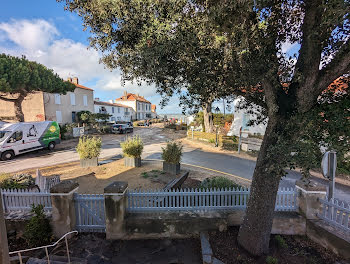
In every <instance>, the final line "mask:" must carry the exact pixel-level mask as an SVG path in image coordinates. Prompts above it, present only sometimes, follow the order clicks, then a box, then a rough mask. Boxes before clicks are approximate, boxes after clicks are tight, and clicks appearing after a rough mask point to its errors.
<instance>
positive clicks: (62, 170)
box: [22, 159, 220, 194]
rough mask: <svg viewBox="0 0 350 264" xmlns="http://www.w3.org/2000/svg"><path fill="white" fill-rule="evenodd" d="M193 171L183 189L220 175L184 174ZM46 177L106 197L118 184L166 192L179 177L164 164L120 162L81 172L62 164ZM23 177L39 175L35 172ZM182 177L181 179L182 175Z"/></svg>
mask: <svg viewBox="0 0 350 264" xmlns="http://www.w3.org/2000/svg"><path fill="white" fill-rule="evenodd" d="M185 170H186V171H189V172H190V174H189V178H188V179H187V180H186V181H185V183H184V184H183V186H182V187H183V188H196V187H197V186H198V185H199V183H200V182H201V181H202V180H204V179H205V178H208V177H214V176H219V175H220V174H218V173H213V172H210V171H205V170H203V169H196V168H193V167H188V166H182V172H183V171H185ZM40 172H41V174H42V175H43V176H52V175H60V176H61V180H68V179H69V180H75V181H76V182H78V183H79V190H78V192H79V193H90V194H91V193H94V194H98V193H103V189H104V188H105V187H106V186H107V185H109V184H110V183H112V182H114V181H127V182H128V184H129V188H130V189H140V188H142V189H153V190H155V189H162V188H163V187H164V186H165V185H166V184H167V183H168V182H169V181H171V180H172V179H174V177H175V176H173V175H171V174H167V173H164V172H162V162H148V161H142V166H141V167H139V168H130V167H125V166H124V160H123V159H120V160H117V161H113V162H111V163H108V164H104V165H100V166H97V167H89V168H81V167H80V163H79V162H72V163H66V164H60V165H56V166H50V167H44V168H41V169H40ZM22 173H29V174H31V175H33V176H35V175H36V170H35V169H30V170H25V171H22ZM179 176H180V175H179Z"/></svg>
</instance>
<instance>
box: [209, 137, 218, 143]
mask: <svg viewBox="0 0 350 264" xmlns="http://www.w3.org/2000/svg"><path fill="white" fill-rule="evenodd" d="M208 142H209V143H212V144H214V143H215V142H216V140H215V139H213V138H211V139H209V140H208Z"/></svg>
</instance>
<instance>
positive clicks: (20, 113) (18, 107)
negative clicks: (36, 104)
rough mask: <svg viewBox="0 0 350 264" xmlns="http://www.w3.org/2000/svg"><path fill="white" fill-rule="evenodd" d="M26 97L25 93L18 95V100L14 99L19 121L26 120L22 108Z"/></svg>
mask: <svg viewBox="0 0 350 264" xmlns="http://www.w3.org/2000/svg"><path fill="white" fill-rule="evenodd" d="M24 98H25V95H23V94H21V95H19V96H18V98H17V99H16V101H14V107H15V115H16V119H17V121H18V122H24V114H23V110H22V102H23V100H24Z"/></svg>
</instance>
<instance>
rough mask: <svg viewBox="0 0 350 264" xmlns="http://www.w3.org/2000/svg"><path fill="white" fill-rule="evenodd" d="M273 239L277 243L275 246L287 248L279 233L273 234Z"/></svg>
mask: <svg viewBox="0 0 350 264" xmlns="http://www.w3.org/2000/svg"><path fill="white" fill-rule="evenodd" d="M275 241H276V243H277V246H278V247H279V248H281V249H286V248H288V244H287V242H286V241H285V240H284V239H283V237H281V236H280V235H276V236H275Z"/></svg>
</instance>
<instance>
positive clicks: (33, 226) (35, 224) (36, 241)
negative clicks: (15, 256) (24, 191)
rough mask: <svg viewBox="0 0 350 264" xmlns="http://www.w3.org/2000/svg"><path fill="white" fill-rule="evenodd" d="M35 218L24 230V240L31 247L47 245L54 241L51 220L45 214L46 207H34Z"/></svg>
mask: <svg viewBox="0 0 350 264" xmlns="http://www.w3.org/2000/svg"><path fill="white" fill-rule="evenodd" d="M32 213H34V216H33V217H32V218H31V219H30V220H29V223H28V224H27V225H26V227H25V230H24V238H25V240H26V241H27V243H28V245H29V246H30V247H39V246H44V245H47V244H49V243H50V242H51V240H52V229H51V226H50V221H49V219H47V218H46V216H45V214H44V206H43V205H41V204H40V205H37V206H34V205H33V206H32Z"/></svg>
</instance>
